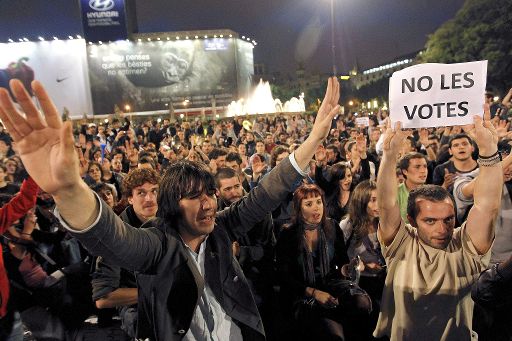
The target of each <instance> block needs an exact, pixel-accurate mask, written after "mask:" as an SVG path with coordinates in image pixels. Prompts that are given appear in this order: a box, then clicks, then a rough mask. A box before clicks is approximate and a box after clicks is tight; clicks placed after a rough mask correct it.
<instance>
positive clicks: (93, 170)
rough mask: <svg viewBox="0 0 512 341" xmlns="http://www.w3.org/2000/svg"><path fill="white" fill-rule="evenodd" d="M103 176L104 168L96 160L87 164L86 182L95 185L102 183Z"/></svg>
mask: <svg viewBox="0 0 512 341" xmlns="http://www.w3.org/2000/svg"><path fill="white" fill-rule="evenodd" d="M102 178H103V170H102V168H101V165H100V164H99V163H98V162H96V161H90V162H89V164H88V166H87V174H86V176H85V182H86V183H87V184H88V185H89V186H92V185H95V184H99V183H101V179H102Z"/></svg>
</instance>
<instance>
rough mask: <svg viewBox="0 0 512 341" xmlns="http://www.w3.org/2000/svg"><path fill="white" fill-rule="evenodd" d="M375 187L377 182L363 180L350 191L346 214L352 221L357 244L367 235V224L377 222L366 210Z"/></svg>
mask: <svg viewBox="0 0 512 341" xmlns="http://www.w3.org/2000/svg"><path fill="white" fill-rule="evenodd" d="M376 189H377V183H376V182H375V181H372V180H365V181H363V182H361V183H359V184H358V185H357V186H356V188H354V190H353V191H352V196H351V197H350V202H349V205H348V216H349V217H350V221H351V222H352V228H353V229H354V237H355V241H356V244H359V243H360V242H361V241H362V239H363V238H364V237H365V236H366V235H368V226H370V225H371V224H375V225H376V224H377V223H378V220H376V219H375V218H370V216H369V215H368V211H367V208H368V203H369V202H370V199H371V196H372V191H374V190H376Z"/></svg>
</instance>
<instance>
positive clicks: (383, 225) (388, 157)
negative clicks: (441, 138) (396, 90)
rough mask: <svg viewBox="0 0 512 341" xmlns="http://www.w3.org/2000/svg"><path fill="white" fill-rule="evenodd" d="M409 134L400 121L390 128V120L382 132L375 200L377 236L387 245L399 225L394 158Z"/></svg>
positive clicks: (395, 158)
mask: <svg viewBox="0 0 512 341" xmlns="http://www.w3.org/2000/svg"><path fill="white" fill-rule="evenodd" d="M407 135H409V133H408V132H406V131H402V129H401V123H400V122H397V123H396V124H395V130H393V129H392V128H391V123H390V120H389V119H388V121H387V123H386V132H385V133H384V146H383V155H382V161H381V163H380V167H379V174H378V176H377V202H378V204H379V214H380V216H379V236H380V238H381V239H382V240H381V242H383V243H384V245H386V246H387V245H389V244H391V243H392V242H393V239H395V236H396V234H397V232H398V228H399V227H400V223H401V219H402V218H401V217H400V208H399V207H398V201H397V195H398V181H397V179H396V160H397V157H398V153H399V151H400V148H401V147H402V142H403V141H404V139H405V138H406V137H407Z"/></svg>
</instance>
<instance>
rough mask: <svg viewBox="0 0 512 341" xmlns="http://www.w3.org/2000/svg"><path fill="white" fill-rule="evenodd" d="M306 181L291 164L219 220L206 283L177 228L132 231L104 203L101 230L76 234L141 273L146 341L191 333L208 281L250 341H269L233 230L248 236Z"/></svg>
mask: <svg viewBox="0 0 512 341" xmlns="http://www.w3.org/2000/svg"><path fill="white" fill-rule="evenodd" d="M299 177H300V175H299V174H298V173H297V171H296V170H295V169H294V168H293V166H292V165H291V163H290V161H289V160H288V159H286V160H283V162H281V163H280V164H279V166H278V167H276V168H275V170H274V171H272V172H271V173H270V174H269V175H267V176H266V177H265V178H264V179H263V180H262V182H261V183H260V185H259V186H258V187H257V188H255V189H254V190H253V191H251V193H249V195H248V196H246V197H245V198H244V199H242V200H240V201H238V202H237V203H235V204H233V205H231V206H230V207H229V208H228V209H226V210H223V211H221V212H218V213H217V215H216V225H215V228H214V230H213V232H212V233H211V234H210V235H209V237H208V239H207V240H206V253H205V255H206V256H205V278H204V279H203V277H202V276H201V275H200V274H199V272H198V270H197V268H196V266H195V264H194V260H192V259H191V258H190V257H189V254H188V251H187V249H186V247H185V245H184V244H183V242H182V240H181V238H180V237H179V235H178V233H177V230H176V229H174V228H170V229H167V230H166V229H164V228H163V227H162V226H155V227H149V228H145V229H135V228H132V227H131V226H129V225H128V224H125V223H123V221H122V220H121V219H120V218H119V217H117V216H116V215H115V214H114V213H113V212H112V211H111V210H110V208H108V207H107V205H106V204H105V203H104V202H103V201H101V200H100V202H101V214H100V217H99V221H98V223H97V224H96V225H95V226H93V227H92V228H91V229H90V230H88V231H85V232H82V233H73V235H74V236H76V237H77V238H78V239H79V240H80V241H81V242H82V243H83V244H84V245H85V246H86V248H87V249H88V250H89V251H90V252H91V253H93V254H96V255H101V256H103V257H105V258H109V259H111V260H112V261H113V262H115V263H116V264H117V265H118V266H121V267H123V268H127V269H132V270H135V271H138V272H139V274H138V275H137V283H138V288H139V303H138V309H139V317H138V319H139V327H140V328H139V337H143V338H146V337H149V338H151V339H155V340H181V339H182V338H183V336H184V335H185V334H186V333H187V330H188V329H189V327H190V323H191V320H192V317H193V314H194V311H195V309H196V307H197V304H198V299H199V298H200V296H201V293H202V291H203V290H204V285H205V283H204V281H205V280H206V281H207V282H208V285H209V287H210V288H211V289H212V291H213V293H214V295H215V297H216V299H217V300H218V302H219V303H220V305H221V306H222V308H223V309H224V311H225V312H226V314H228V315H229V316H230V317H231V318H232V319H233V321H234V322H235V323H236V324H237V325H238V326H239V327H240V329H241V331H242V335H243V336H244V340H264V339H265V333H264V330H263V325H262V322H261V318H260V316H259V313H258V310H257V308H256V305H255V303H254V299H253V297H252V294H251V291H250V289H249V286H248V283H247V280H246V278H245V276H244V274H243V272H242V270H241V268H240V265H239V264H238V262H237V261H236V259H235V258H234V257H233V255H232V248H231V241H230V239H229V236H228V233H227V232H226V229H228V228H229V226H237V228H238V229H239V230H240V231H242V232H243V231H245V232H247V230H248V229H249V228H250V227H251V226H253V225H254V224H256V223H257V222H258V221H260V220H261V217H262V216H263V215H265V214H267V213H268V212H270V211H272V210H273V209H275V208H276V207H277V206H278V205H279V203H280V202H281V200H283V199H284V198H285V197H286V195H287V194H288V189H289V188H291V186H292V184H293V183H294V182H295V181H296V180H297V179H298V178H299Z"/></svg>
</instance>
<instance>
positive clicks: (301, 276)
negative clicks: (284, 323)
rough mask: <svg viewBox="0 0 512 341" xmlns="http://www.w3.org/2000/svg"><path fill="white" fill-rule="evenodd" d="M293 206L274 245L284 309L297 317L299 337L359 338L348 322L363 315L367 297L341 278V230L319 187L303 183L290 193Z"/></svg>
mask: <svg viewBox="0 0 512 341" xmlns="http://www.w3.org/2000/svg"><path fill="white" fill-rule="evenodd" d="M293 207H294V214H293V216H292V223H291V225H289V226H287V227H285V228H284V229H283V231H282V232H281V234H280V236H279V239H278V242H277V246H276V254H277V267H278V274H279V279H280V283H281V294H282V299H283V300H282V301H283V309H284V311H285V313H286V312H287V313H289V314H293V316H294V317H295V322H297V323H298V326H300V327H299V329H301V330H298V332H299V333H300V334H299V335H301V336H302V338H301V339H308V340H309V339H318V340H338V339H339V340H344V339H345V338H347V339H349V340H354V339H357V335H352V334H351V333H353V332H354V330H352V329H347V327H348V325H349V324H350V325H351V326H355V324H357V323H356V321H365V315H367V314H369V312H370V311H371V301H370V299H369V297H368V295H366V293H365V292H364V291H362V290H360V288H359V287H357V285H355V284H353V283H352V282H350V281H346V280H343V276H342V273H341V269H342V267H343V265H344V264H347V263H348V257H347V252H346V248H345V243H344V241H343V235H342V233H341V230H340V229H338V228H337V227H336V226H335V222H334V221H333V220H332V219H329V218H327V217H326V215H325V214H324V197H323V193H322V190H321V189H320V188H319V187H318V186H316V185H312V184H304V185H302V186H301V187H299V188H298V189H297V190H296V191H295V193H294V195H293ZM354 323H355V324H354Z"/></svg>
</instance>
